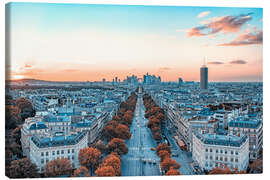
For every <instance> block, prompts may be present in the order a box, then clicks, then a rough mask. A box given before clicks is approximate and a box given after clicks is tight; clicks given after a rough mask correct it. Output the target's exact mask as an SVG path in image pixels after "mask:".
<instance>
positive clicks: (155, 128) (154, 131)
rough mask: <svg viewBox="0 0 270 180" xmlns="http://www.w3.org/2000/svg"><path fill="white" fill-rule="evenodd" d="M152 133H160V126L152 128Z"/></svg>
mask: <svg viewBox="0 0 270 180" xmlns="http://www.w3.org/2000/svg"><path fill="white" fill-rule="evenodd" d="M151 131H152V132H153V133H156V132H160V128H159V127H158V126H152V128H151Z"/></svg>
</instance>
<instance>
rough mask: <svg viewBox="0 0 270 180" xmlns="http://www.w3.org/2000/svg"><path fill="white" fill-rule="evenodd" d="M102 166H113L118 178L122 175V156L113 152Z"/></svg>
mask: <svg viewBox="0 0 270 180" xmlns="http://www.w3.org/2000/svg"><path fill="white" fill-rule="evenodd" d="M102 166H111V167H113V169H114V171H115V174H116V176H120V175H121V169H120V167H121V159H120V156H119V155H118V154H116V153H114V152H112V153H111V154H110V155H108V156H107V157H106V158H105V159H104V160H103V162H102Z"/></svg>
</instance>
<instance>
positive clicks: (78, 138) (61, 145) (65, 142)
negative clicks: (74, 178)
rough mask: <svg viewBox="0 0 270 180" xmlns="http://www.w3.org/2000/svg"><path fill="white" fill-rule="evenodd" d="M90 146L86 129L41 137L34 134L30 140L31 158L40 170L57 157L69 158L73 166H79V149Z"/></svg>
mask: <svg viewBox="0 0 270 180" xmlns="http://www.w3.org/2000/svg"><path fill="white" fill-rule="evenodd" d="M85 147H88V135H87V132H86V131H83V132H79V133H77V134H74V135H70V136H61V135H60V136H54V137H41V136H39V135H34V136H32V137H31V140H30V150H31V151H30V154H29V155H30V160H31V161H32V162H33V163H35V164H36V165H37V167H38V169H39V171H40V172H42V171H43V168H44V165H45V164H46V163H48V162H49V161H52V160H55V159H57V158H67V159H68V160H69V161H70V162H71V163H72V167H73V168H78V167H79V166H80V163H79V159H78V157H79V151H80V149H83V148H85Z"/></svg>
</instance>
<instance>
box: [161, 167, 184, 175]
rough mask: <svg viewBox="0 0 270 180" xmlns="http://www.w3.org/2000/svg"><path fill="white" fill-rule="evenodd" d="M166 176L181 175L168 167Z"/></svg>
mask: <svg viewBox="0 0 270 180" xmlns="http://www.w3.org/2000/svg"><path fill="white" fill-rule="evenodd" d="M165 175H166V176H177V175H181V174H180V172H179V170H177V169H174V168H173V167H170V169H169V171H167V173H166V174H165Z"/></svg>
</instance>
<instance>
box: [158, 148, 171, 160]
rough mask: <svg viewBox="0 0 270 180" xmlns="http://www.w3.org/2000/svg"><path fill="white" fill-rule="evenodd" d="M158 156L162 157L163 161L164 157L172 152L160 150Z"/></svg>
mask: <svg viewBox="0 0 270 180" xmlns="http://www.w3.org/2000/svg"><path fill="white" fill-rule="evenodd" d="M158 156H159V157H160V161H161V162H162V161H163V160H164V159H166V158H168V157H170V156H171V154H170V153H169V152H168V151H166V150H160V151H159V153H158Z"/></svg>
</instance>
